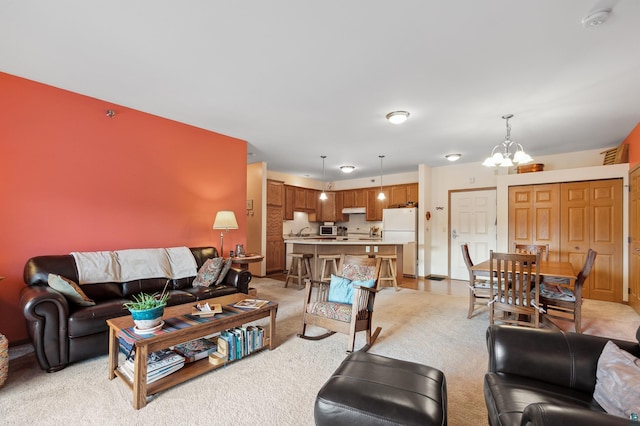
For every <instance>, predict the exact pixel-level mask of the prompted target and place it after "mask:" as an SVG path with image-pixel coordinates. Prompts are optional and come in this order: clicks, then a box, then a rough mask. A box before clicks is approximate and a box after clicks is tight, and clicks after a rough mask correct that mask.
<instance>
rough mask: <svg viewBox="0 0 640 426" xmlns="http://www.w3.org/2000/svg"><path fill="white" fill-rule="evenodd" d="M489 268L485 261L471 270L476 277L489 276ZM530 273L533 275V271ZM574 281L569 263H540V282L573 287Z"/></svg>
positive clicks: (573, 274)
mask: <svg viewBox="0 0 640 426" xmlns="http://www.w3.org/2000/svg"><path fill="white" fill-rule="evenodd" d="M490 266H491V263H490V260H485V261H484V262H480V263H477V264H475V265H473V266H472V267H471V270H472V271H473V272H474V273H475V274H476V275H478V276H489V271H490ZM494 269H495V268H494ZM532 272H533V273H534V274H535V270H533V271H532ZM575 281H576V273H575V272H574V270H573V266H572V265H571V262H560V261H555V260H543V261H541V262H540V282H544V283H549V284H560V285H564V286H568V287H573V284H574V283H575Z"/></svg>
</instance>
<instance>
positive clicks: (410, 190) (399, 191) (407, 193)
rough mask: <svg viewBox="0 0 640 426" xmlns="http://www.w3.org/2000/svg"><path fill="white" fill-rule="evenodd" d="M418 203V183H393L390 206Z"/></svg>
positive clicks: (390, 191)
mask: <svg viewBox="0 0 640 426" xmlns="http://www.w3.org/2000/svg"><path fill="white" fill-rule="evenodd" d="M408 203H416V204H417V203H418V184H417V183H412V184H406V185H392V186H390V187H389V207H400V206H406V205H407V204H408Z"/></svg>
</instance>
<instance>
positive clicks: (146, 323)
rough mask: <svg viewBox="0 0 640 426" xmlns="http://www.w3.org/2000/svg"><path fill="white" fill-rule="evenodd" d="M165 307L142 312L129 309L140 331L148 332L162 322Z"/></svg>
mask: <svg viewBox="0 0 640 426" xmlns="http://www.w3.org/2000/svg"><path fill="white" fill-rule="evenodd" d="M164 306H165V305H162V306H158V307H156V308H151V309H144V310H141V311H138V310H133V309H129V312H131V316H132V317H133V322H134V323H135V324H136V327H138V329H139V330H146V329H149V328H153V327H155V326H157V325H159V324H160V323H161V322H162V315H163V314H164Z"/></svg>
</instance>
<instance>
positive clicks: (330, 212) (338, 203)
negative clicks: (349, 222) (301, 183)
mask: <svg viewBox="0 0 640 426" xmlns="http://www.w3.org/2000/svg"><path fill="white" fill-rule="evenodd" d="M326 194H327V199H326V200H324V201H318V203H317V206H318V207H317V208H318V210H317V211H316V214H317V220H318V222H342V221H344V220H346V218H345V217H344V215H343V214H342V207H343V205H342V204H343V203H342V201H343V197H342V192H341V191H339V192H326ZM318 196H319V195H318Z"/></svg>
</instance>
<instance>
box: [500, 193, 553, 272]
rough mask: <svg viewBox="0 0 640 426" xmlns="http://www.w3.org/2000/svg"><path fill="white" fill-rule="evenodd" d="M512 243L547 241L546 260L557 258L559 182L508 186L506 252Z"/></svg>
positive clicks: (542, 242)
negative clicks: (547, 257) (507, 242)
mask: <svg viewBox="0 0 640 426" xmlns="http://www.w3.org/2000/svg"><path fill="white" fill-rule="evenodd" d="M514 242H516V243H518V244H549V260H556V261H557V260H558V259H559V253H560V185H559V184H548V185H526V186H512V187H510V188H509V251H511V250H512V249H513V243H514Z"/></svg>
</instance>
